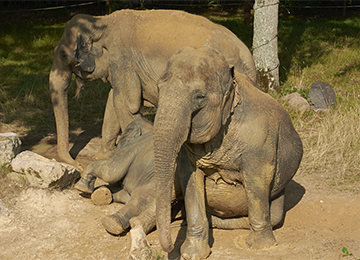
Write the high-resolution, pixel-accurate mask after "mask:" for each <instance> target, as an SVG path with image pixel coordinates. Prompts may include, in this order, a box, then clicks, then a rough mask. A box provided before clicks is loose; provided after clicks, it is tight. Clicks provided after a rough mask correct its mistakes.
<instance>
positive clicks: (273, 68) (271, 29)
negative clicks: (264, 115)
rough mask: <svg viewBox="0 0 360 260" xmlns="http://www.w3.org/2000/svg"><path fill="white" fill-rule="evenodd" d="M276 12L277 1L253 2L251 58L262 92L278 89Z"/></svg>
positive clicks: (277, 7)
mask: <svg viewBox="0 0 360 260" xmlns="http://www.w3.org/2000/svg"><path fill="white" fill-rule="evenodd" d="M278 12H279V0H255V5H254V38H253V56H254V61H255V66H256V72H257V73H256V78H257V84H258V86H259V87H260V88H261V89H262V90H263V91H269V90H270V91H276V90H277V89H278V87H279V59H278Z"/></svg>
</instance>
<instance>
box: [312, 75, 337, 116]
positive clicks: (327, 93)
mask: <svg viewBox="0 0 360 260" xmlns="http://www.w3.org/2000/svg"><path fill="white" fill-rule="evenodd" d="M308 99H309V100H310V101H311V106H312V109H313V110H314V111H327V110H328V109H329V108H335V107H336V105H337V102H336V95H335V91H334V89H333V88H332V86H331V85H330V84H329V83H325V82H321V81H315V82H313V83H312V84H311V87H310V91H309V95H308Z"/></svg>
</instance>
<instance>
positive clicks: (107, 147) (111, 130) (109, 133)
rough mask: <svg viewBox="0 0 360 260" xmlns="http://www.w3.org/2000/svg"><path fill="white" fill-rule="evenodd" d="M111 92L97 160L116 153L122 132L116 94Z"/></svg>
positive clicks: (96, 156)
mask: <svg viewBox="0 0 360 260" xmlns="http://www.w3.org/2000/svg"><path fill="white" fill-rule="evenodd" d="M113 92H114V91H113V89H111V90H110V92H109V96H108V100H107V103H106V108H105V115H104V122H103V125H102V138H101V147H100V150H99V151H98V152H97V153H96V155H95V158H96V159H98V160H99V159H106V158H109V157H110V156H111V155H112V154H113V153H114V151H115V145H116V138H117V136H118V134H119V132H120V123H119V122H118V120H117V116H116V113H115V109H114V100H113V98H114V93H113Z"/></svg>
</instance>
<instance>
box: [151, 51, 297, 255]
mask: <svg viewBox="0 0 360 260" xmlns="http://www.w3.org/2000/svg"><path fill="white" fill-rule="evenodd" d="M183 144H185V145H184V146H183ZM181 147H183V149H185V150H186V153H187V155H186V157H185V158H184V161H185V160H187V161H188V163H184V161H182V163H181V164H180V165H179V166H180V167H182V166H186V169H184V170H183V171H181V172H182V173H183V175H181V176H180V182H181V186H182V189H183V194H184V200H185V209H186V219H187V236H186V239H185V241H184V243H183V244H182V246H181V255H182V257H183V258H184V259H204V258H206V257H207V256H208V255H209V254H210V247H209V242H208V237H209V227H208V220H207V218H206V203H205V198H206V195H207V194H206V191H205V189H204V176H206V178H207V179H208V178H214V179H216V180H222V181H223V182H225V183H227V184H232V185H234V186H235V187H237V186H244V190H245V194H246V197H247V202H248V219H249V222H250V234H249V236H248V238H247V244H248V246H249V247H250V248H265V247H271V246H273V245H275V244H276V240H275V237H274V235H273V231H272V224H271V219H272V218H274V217H275V216H271V214H272V213H273V212H271V210H270V204H271V200H274V202H276V204H277V205H282V210H281V211H277V212H276V214H278V215H279V216H278V217H279V218H282V217H283V214H284V212H283V204H284V189H285V187H286V185H287V184H288V182H289V181H290V180H291V179H292V177H293V176H294V175H295V173H296V171H297V169H298V167H299V164H300V161H301V158H302V153H303V149H302V143H301V140H300V138H299V136H298V134H297V133H296V131H295V129H294V127H293V125H292V122H291V119H290V117H289V115H288V113H287V112H286V111H285V110H284V108H283V107H282V106H281V105H280V104H279V103H278V102H277V101H276V100H274V99H273V98H271V97H270V96H269V95H268V94H265V93H263V92H261V91H260V90H258V89H257V88H256V86H255V84H254V83H253V82H252V81H251V80H250V79H249V78H248V77H247V76H245V75H243V74H240V73H235V74H234V70H233V68H230V67H229V65H228V63H227V62H226V60H225V59H224V57H223V55H222V54H221V53H219V52H218V51H216V50H214V49H212V48H209V47H203V48H199V49H196V48H192V47H184V48H182V49H180V50H179V51H177V52H176V53H175V54H174V55H173V57H172V58H171V59H170V61H169V63H168V66H167V69H166V71H165V73H164V75H163V76H162V78H161V79H160V80H159V104H158V111H157V114H156V117H155V122H154V157H155V180H156V190H157V193H156V218H157V220H156V222H157V230H158V235H159V240H160V243H161V246H162V248H163V249H164V250H165V251H167V252H170V251H171V250H172V249H173V243H172V241H171V237H170V207H171V206H170V205H171V190H172V183H173V180H174V169H175V163H176V158H177V157H178V155H179V152H180V150H181ZM237 199H238V198H237V197H235V198H233V199H232V200H233V201H234V200H237ZM214 211H216V209H214ZM227 213H228V212H219V214H223V215H226V214H227ZM278 217H276V218H278Z"/></svg>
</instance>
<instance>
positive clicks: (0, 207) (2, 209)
mask: <svg viewBox="0 0 360 260" xmlns="http://www.w3.org/2000/svg"><path fill="white" fill-rule="evenodd" d="M0 215H4V216H9V209H8V208H7V207H6V205H5V204H4V203H3V202H2V201H1V200H0Z"/></svg>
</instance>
